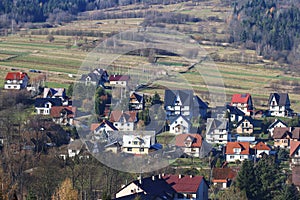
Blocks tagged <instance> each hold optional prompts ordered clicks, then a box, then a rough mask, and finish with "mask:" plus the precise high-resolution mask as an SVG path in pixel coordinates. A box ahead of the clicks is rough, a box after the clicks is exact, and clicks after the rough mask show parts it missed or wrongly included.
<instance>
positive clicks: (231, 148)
mask: <svg viewBox="0 0 300 200" xmlns="http://www.w3.org/2000/svg"><path fill="white" fill-rule="evenodd" d="M225 154H226V161H227V162H235V161H236V160H240V161H244V160H246V159H251V154H250V143H249V142H228V143H227V145H226V153H225Z"/></svg>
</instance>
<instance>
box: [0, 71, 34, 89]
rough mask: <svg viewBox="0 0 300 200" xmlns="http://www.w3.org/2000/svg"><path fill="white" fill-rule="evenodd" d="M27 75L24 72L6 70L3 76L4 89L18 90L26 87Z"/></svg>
mask: <svg viewBox="0 0 300 200" xmlns="http://www.w3.org/2000/svg"><path fill="white" fill-rule="evenodd" d="M28 83H29V76H28V75H27V73H25V72H8V73H7V74H6V77H5V83H4V89H5V90H20V89H24V88H26V87H27V85H28Z"/></svg>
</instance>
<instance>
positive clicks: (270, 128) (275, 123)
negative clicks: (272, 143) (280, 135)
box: [268, 118, 288, 137]
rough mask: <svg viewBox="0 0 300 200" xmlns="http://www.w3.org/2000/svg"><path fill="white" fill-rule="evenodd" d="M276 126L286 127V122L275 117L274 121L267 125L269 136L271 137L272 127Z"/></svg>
mask: <svg viewBox="0 0 300 200" xmlns="http://www.w3.org/2000/svg"><path fill="white" fill-rule="evenodd" d="M276 127H284V128H286V127H288V126H287V124H286V123H284V122H283V121H281V120H280V119H277V118H276V119H275V121H274V122H273V123H272V124H270V126H269V127H268V132H269V134H270V136H271V137H273V134H274V129H275V128H276Z"/></svg>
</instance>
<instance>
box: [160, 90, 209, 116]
mask: <svg viewBox="0 0 300 200" xmlns="http://www.w3.org/2000/svg"><path fill="white" fill-rule="evenodd" d="M207 108H208V106H207V104H206V103H204V102H203V101H202V100H201V99H200V98H199V97H198V96H194V93H193V91H192V90H165V97H164V109H165V111H166V114H167V117H169V116H174V115H180V114H181V115H183V116H185V117H187V118H188V119H191V118H192V117H202V118H205V117H206V113H207Z"/></svg>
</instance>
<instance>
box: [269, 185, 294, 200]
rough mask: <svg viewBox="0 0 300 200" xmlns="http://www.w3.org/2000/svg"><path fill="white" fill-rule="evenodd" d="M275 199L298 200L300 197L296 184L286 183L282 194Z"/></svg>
mask: <svg viewBox="0 0 300 200" xmlns="http://www.w3.org/2000/svg"><path fill="white" fill-rule="evenodd" d="M274 199H275V200H287V199H288V200H298V199H300V194H299V191H298V190H297V188H296V186H295V185H294V184H291V185H285V186H284V188H283V190H282V191H281V193H280V195H278V196H276V197H275V198H274Z"/></svg>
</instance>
